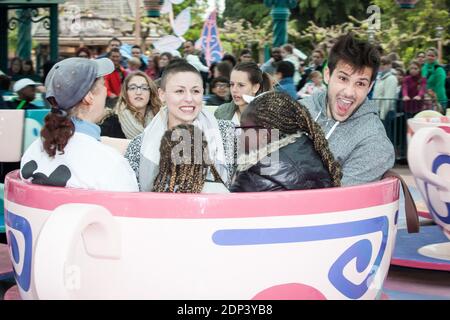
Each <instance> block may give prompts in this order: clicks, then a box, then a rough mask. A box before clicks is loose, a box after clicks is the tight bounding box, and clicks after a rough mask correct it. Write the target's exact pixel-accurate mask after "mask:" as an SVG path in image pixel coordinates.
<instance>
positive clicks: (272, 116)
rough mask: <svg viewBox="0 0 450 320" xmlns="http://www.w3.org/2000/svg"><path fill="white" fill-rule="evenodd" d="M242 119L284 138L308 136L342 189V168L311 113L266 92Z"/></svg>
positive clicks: (286, 97)
mask: <svg viewBox="0 0 450 320" xmlns="http://www.w3.org/2000/svg"><path fill="white" fill-rule="evenodd" d="M242 116H243V117H249V118H251V119H253V120H254V121H255V122H256V124H257V125H259V126H261V127H264V128H266V129H278V130H279V131H280V133H281V134H294V133H296V132H298V131H304V132H306V133H307V134H308V136H309V138H310V139H311V141H312V142H313V145H314V149H315V150H316V152H317V153H318V154H319V156H320V158H321V159H322V161H323V163H324V165H325V167H326V168H327V170H328V172H329V174H330V177H331V180H332V183H333V186H335V187H338V186H340V185H341V177H342V172H341V166H340V164H339V163H338V162H337V161H335V159H334V156H333V154H332V153H331V151H330V148H329V146H328V141H327V139H326V138H325V134H324V133H323V131H322V128H321V127H320V125H318V124H317V123H316V122H315V121H314V120H313V119H312V118H311V115H310V114H309V112H308V110H307V109H306V108H305V107H304V106H302V105H301V104H300V103H298V102H297V101H295V100H293V99H292V98H291V97H290V96H289V95H287V94H285V93H281V92H274V91H270V92H266V93H264V94H262V95H261V96H259V97H257V98H255V99H254V100H253V101H252V102H251V103H250V104H249V105H248V107H247V109H246V111H245V114H243V115H242Z"/></svg>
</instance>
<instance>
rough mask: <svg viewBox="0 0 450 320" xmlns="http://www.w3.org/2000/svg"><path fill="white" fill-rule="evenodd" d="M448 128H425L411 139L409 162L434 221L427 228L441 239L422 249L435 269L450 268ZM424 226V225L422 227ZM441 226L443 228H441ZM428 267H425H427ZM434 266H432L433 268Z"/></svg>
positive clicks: (449, 150)
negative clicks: (432, 225)
mask: <svg viewBox="0 0 450 320" xmlns="http://www.w3.org/2000/svg"><path fill="white" fill-rule="evenodd" d="M448 128H449V127H442V126H435V127H427V128H422V129H420V130H419V131H417V132H416V133H415V135H414V136H413V137H412V139H411V143H410V148H409V150H408V162H409V166H410V169H411V172H412V174H413V175H414V178H415V180H416V184H417V186H418V189H419V191H420V193H421V195H422V197H423V199H425V202H426V204H427V206H428V209H429V212H430V214H431V217H432V218H433V221H434V222H435V223H436V225H437V226H438V227H434V228H433V229H431V228H432V227H428V228H430V230H431V231H433V232H434V235H435V236H439V234H440V230H441V231H442V232H443V235H445V237H443V236H441V237H440V238H438V239H439V240H440V241H438V242H437V243H432V244H428V245H425V246H423V247H421V248H419V250H418V253H419V254H421V255H422V256H425V257H427V258H428V260H429V261H428V262H429V263H430V264H433V265H434V269H438V270H447V271H450V241H449V240H450V135H449V133H450V131H449V130H448ZM423 229H425V228H423ZM438 229H440V230H438ZM425 267H426V266H425ZM430 268H433V267H430Z"/></svg>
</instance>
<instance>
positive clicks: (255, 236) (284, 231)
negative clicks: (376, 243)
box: [212, 216, 389, 299]
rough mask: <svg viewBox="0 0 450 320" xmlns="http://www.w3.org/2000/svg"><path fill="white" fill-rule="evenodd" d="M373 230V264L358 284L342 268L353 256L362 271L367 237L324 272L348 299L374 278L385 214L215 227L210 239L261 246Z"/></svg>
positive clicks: (385, 232)
mask: <svg viewBox="0 0 450 320" xmlns="http://www.w3.org/2000/svg"><path fill="white" fill-rule="evenodd" d="M375 232H381V234H382V239H381V245H380V247H379V249H378V253H377V255H376V258H375V260H374V264H373V265H372V266H371V268H370V271H369V273H368V274H367V276H366V277H365V279H364V280H363V281H362V282H361V283H360V284H355V283H353V282H352V281H350V280H349V279H347V278H346V277H345V275H344V272H343V271H344V268H345V267H346V266H347V264H349V263H350V261H352V260H353V259H356V268H357V271H358V272H362V271H364V270H365V269H366V268H367V267H369V263H370V260H371V257H372V243H371V242H370V241H369V240H367V239H362V240H360V241H358V242H356V243H354V244H353V245H352V246H350V247H349V248H348V249H347V250H346V251H345V252H344V253H342V254H341V255H340V256H339V257H338V258H337V259H336V261H335V262H334V263H333V264H332V265H331V268H330V270H329V273H328V279H329V280H330V282H331V283H332V284H333V286H334V287H335V288H336V289H337V290H338V291H339V292H341V293H342V294H343V295H345V296H346V297H348V298H350V299H359V298H361V297H362V296H363V295H364V294H365V293H366V292H367V291H368V289H369V287H370V285H371V283H372V282H373V281H374V278H375V275H376V272H377V270H379V267H380V264H381V262H382V260H383V257H384V253H385V250H386V245H387V239H388V232H389V220H388V218H387V217H386V216H380V217H376V218H372V219H366V220H360V221H352V222H345V223H337V224H329V225H317V226H307V227H291V228H265V229H227V230H218V231H216V232H214V234H213V236H212V240H213V242H214V243H215V244H216V245H220V246H239V245H261V244H277V243H292V242H309V241H323V240H334V239H341V238H347V237H354V236H361V235H367V234H371V233H375Z"/></svg>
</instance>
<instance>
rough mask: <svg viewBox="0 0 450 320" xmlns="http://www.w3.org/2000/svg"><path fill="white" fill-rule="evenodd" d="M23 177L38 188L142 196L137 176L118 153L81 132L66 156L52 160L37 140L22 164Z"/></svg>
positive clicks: (25, 155)
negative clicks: (46, 186)
mask: <svg viewBox="0 0 450 320" xmlns="http://www.w3.org/2000/svg"><path fill="white" fill-rule="evenodd" d="M20 176H21V178H22V179H24V180H28V181H31V182H32V183H35V184H43V185H52V186H60V187H68V188H80V189H94V190H104V191H128V192H138V191H139V187H138V184H137V181H136V175H135V173H134V171H133V169H131V167H130V165H129V163H128V161H127V160H126V159H125V158H124V157H123V156H122V155H121V154H120V153H119V152H118V151H117V150H115V149H113V148H112V147H110V146H107V145H104V144H102V143H101V142H100V141H98V140H96V139H95V138H94V137H92V136H90V135H88V134H85V133H80V132H75V134H74V135H73V136H72V137H71V138H70V139H69V142H68V143H67V145H66V147H65V148H64V153H63V154H61V153H60V152H57V153H56V155H55V157H53V158H51V157H50V156H49V155H48V154H47V152H45V150H44V148H43V146H42V140H41V139H37V140H36V141H34V142H33V143H32V144H31V145H30V147H29V148H28V149H27V150H26V152H25V154H24V155H23V157H22V160H21V163H20Z"/></svg>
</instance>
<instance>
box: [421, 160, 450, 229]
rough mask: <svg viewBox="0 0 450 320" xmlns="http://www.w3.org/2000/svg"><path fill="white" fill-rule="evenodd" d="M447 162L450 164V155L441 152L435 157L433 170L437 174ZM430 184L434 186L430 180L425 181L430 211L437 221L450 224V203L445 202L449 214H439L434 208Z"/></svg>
mask: <svg viewBox="0 0 450 320" xmlns="http://www.w3.org/2000/svg"><path fill="white" fill-rule="evenodd" d="M445 164H449V165H450V156H449V155H445V154H441V155H439V156H437V157H436V158H435V159H434V161H433V165H432V168H431V170H432V171H433V173H434V174H437V171H438V169H439V168H440V167H441V166H442V165H445ZM430 186H431V187H432V185H430V184H429V183H428V182H426V181H425V193H426V201H427V202H428V208H429V209H430V213H431V215H432V217H433V219H435V220H437V222H439V221H440V222H441V223H444V224H447V225H450V203H448V202H445V206H446V209H447V216H446V217H445V216H442V215H441V214H439V213H438V212H437V210H436V209H435V208H434V206H433V203H432V199H431V197H430V190H429V188H430Z"/></svg>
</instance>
